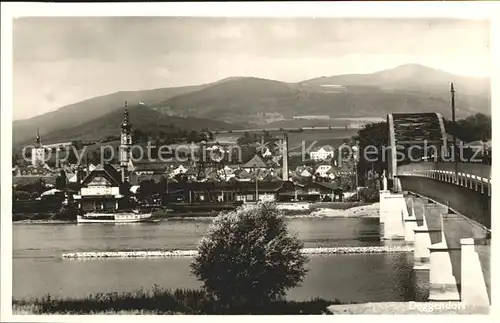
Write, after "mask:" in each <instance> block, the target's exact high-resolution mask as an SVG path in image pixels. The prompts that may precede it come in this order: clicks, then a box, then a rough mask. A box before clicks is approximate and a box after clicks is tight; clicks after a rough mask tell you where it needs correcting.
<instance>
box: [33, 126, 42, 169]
mask: <svg viewBox="0 0 500 323" xmlns="http://www.w3.org/2000/svg"><path fill="white" fill-rule="evenodd" d="M31 164H32V165H33V166H35V167H43V166H44V165H45V147H44V146H43V145H42V140H41V138H40V132H39V131H38V129H37V131H36V141H35V145H34V146H33V148H32V149H31Z"/></svg>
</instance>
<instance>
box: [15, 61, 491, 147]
mask: <svg viewBox="0 0 500 323" xmlns="http://www.w3.org/2000/svg"><path fill="white" fill-rule="evenodd" d="M450 82H454V84H455V89H456V91H457V93H456V96H457V104H456V106H457V116H458V117H465V116H468V115H471V114H474V113H477V112H481V113H485V114H491V109H490V90H489V80H487V79H486V80H485V79H475V78H470V77H463V76H455V75H453V74H451V73H448V72H444V71H440V70H437V69H432V68H428V67H425V66H422V65H418V64H406V65H401V66H398V67H395V68H393V69H387V70H382V71H378V72H375V73H369V74H344V75H337V76H329V77H328V76H324V77H319V78H313V79H309V80H305V81H302V82H297V83H289V82H280V81H276V80H269V79H265V78H258V77H242V76H236V77H229V78H225V79H221V80H219V81H216V82H213V83H206V84H201V85H190V86H185V87H173V88H159V89H152V90H142V91H118V92H115V93H111V94H109V95H103V96H99V97H94V98H90V99H87V100H84V101H81V102H77V103H74V104H71V105H67V106H65V107H62V108H60V109H58V110H55V111H52V112H49V113H46V114H43V115H40V116H35V117H32V118H29V119H22V120H16V121H14V122H13V142H25V141H26V140H28V139H32V138H33V137H34V135H35V131H36V129H37V128H39V129H40V133H41V135H42V136H44V137H47V136H49V138H50V134H51V133H60V134H63V133H64V131H65V129H66V130H71V129H74V128H75V127H78V126H79V125H81V124H85V123H90V124H92V123H95V124H96V125H97V124H100V121H99V118H104V117H106V115H108V114H110V113H113V112H115V111H121V110H122V109H123V105H124V102H125V101H128V102H129V104H132V105H134V104H137V103H138V102H144V103H145V105H146V106H148V108H149V109H152V110H156V111H157V112H158V115H160V116H161V117H158V115H155V114H148V115H150V116H151V117H155V118H156V117H158V118H159V120H163V121H164V122H168V120H167V119H168V118H172V119H174V117H189V118H202V119H203V120H209V119H210V120H215V121H220V122H224V127H226V126H227V124H233V125H234V127H235V129H236V127H237V124H240V123H252V124H258V125H265V124H266V123H269V122H274V121H283V120H288V119H291V118H292V117H293V116H296V115H308V114H313V115H314V114H325V115H328V116H330V117H332V118H335V117H362V116H366V117H384V116H385V115H386V114H387V113H391V112H400V113H401V112H402V113H404V112H415V111H422V112H431V111H432V112H439V113H441V114H443V116H444V117H448V115H449V114H450V111H451V109H450V103H449V100H450V99H449V96H450V94H449V86H450ZM332 84H333V85H334V86H332ZM106 118H107V117H106ZM120 120H121V117H120V119H119V120H116V122H118V123H119V122H120ZM109 122H111V120H109ZM146 123H147V122H146ZM86 129H88V131H92V127H91V126H88V128H86ZM71 131H73V130H71Z"/></svg>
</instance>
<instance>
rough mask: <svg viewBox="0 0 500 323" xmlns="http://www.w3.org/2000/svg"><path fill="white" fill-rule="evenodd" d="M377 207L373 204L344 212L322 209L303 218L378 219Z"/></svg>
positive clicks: (377, 205) (377, 204) (376, 204)
mask: <svg viewBox="0 0 500 323" xmlns="http://www.w3.org/2000/svg"><path fill="white" fill-rule="evenodd" d="M379 205H380V204H379V203H373V204H370V205H363V206H357V207H352V208H349V209H345V210H335V209H327V208H322V209H317V210H314V211H313V212H312V213H311V214H309V215H307V216H305V217H323V218H325V217H339V218H361V217H363V218H378V217H379ZM298 217H304V216H298Z"/></svg>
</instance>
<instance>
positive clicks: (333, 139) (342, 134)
mask: <svg viewBox="0 0 500 323" xmlns="http://www.w3.org/2000/svg"><path fill="white" fill-rule="evenodd" d="M357 133H358V129H332V130H321V131H319V130H318V131H304V132H293V133H289V134H288V149H289V151H290V152H292V151H300V150H301V147H302V143H304V145H305V147H306V148H307V147H309V145H311V144H312V143H313V142H315V141H317V143H316V144H315V147H316V146H318V147H319V146H323V145H330V146H334V147H336V146H339V145H340V144H342V142H343V139H348V138H351V137H352V136H355V135H356V134H357ZM272 134H273V135H275V136H278V135H279V133H272ZM242 135H243V134H241V135H240V134H234V133H232V134H218V135H216V136H215V140H216V141H219V142H220V143H225V144H236V141H237V140H238V138H239V137H240V136H242Z"/></svg>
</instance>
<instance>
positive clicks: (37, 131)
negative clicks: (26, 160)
mask: <svg viewBox="0 0 500 323" xmlns="http://www.w3.org/2000/svg"><path fill="white" fill-rule="evenodd" d="M35 143H36V145H37V146H38V147H39V146H40V145H41V143H42V140H41V138H40V131H39V129H38V128H36V141H35Z"/></svg>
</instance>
